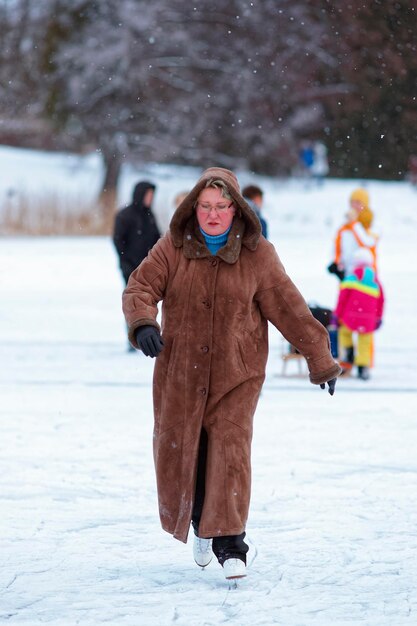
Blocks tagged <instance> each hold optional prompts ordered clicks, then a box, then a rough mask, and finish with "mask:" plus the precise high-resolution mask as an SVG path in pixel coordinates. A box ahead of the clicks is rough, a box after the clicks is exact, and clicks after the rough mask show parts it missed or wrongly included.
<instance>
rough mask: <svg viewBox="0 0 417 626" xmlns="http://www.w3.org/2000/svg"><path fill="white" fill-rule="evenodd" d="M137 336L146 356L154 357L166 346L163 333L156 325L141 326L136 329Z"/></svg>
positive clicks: (137, 341)
mask: <svg viewBox="0 0 417 626" xmlns="http://www.w3.org/2000/svg"><path fill="white" fill-rule="evenodd" d="M135 338H136V343H137V344H138V346H139V348H140V349H141V350H142V352H143V354H144V355H145V356H150V357H152V358H154V357H155V356H158V354H159V353H160V352H161V350H162V348H163V347H164V342H163V339H162V337H161V334H160V332H159V330H158V329H157V328H155V326H139V328H137V329H136V330H135Z"/></svg>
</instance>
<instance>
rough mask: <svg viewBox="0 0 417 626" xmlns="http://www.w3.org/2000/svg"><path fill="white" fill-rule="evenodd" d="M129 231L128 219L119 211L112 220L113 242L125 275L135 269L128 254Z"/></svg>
mask: <svg viewBox="0 0 417 626" xmlns="http://www.w3.org/2000/svg"><path fill="white" fill-rule="evenodd" d="M130 231H131V228H130V225H129V223H128V220H126V218H125V217H124V216H123V215H122V213H121V212H120V213H118V214H117V215H116V219H115V220H114V230H113V244H114V247H115V248H116V251H117V254H118V256H119V262H120V267H121V269H122V272H123V274H124V275H125V276H126V277H127V276H128V275H129V274H130V273H131V272H133V270H134V269H135V265H134V264H133V263H132V262H131V260H130V259H129V255H128V250H129V233H130Z"/></svg>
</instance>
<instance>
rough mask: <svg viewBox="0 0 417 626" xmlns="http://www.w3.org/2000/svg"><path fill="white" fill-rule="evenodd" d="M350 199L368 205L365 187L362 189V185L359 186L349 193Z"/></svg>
mask: <svg viewBox="0 0 417 626" xmlns="http://www.w3.org/2000/svg"><path fill="white" fill-rule="evenodd" d="M350 200H351V201H352V200H357V201H358V202H360V203H361V204H362V205H363V206H364V207H369V194H368V192H367V191H366V189H363V188H362V187H359V188H358V189H355V190H354V191H352V193H351V194H350Z"/></svg>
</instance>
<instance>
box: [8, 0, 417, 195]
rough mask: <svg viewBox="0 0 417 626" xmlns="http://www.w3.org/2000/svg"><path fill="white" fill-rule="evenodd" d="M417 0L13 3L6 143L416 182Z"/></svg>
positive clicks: (109, 180) (106, 187) (111, 161)
mask: <svg viewBox="0 0 417 626" xmlns="http://www.w3.org/2000/svg"><path fill="white" fill-rule="evenodd" d="M416 13H417V9H416V7H415V0H398V1H395V2H394V1H391V0H370V1H369V2H363V0H333V1H329V0H310V1H306V0H252V1H249V0H228V2H220V0H194V2H184V0H152V2H150V1H149V0H118V2H113V0H100V1H96V2H95V1H91V0H72V1H71V2H68V1H67V0H39V2H36V3H34V2H31V1H30V0H0V61H1V64H0V141H1V142H2V143H9V144H12V145H22V146H33V147H42V148H46V149H68V150H75V151H86V150H91V149H98V150H100V151H101V153H102V155H103V159H104V163H105V165H106V177H105V181H104V184H103V198H104V199H105V200H107V202H108V203H109V204H112V202H113V200H114V191H115V186H116V183H117V178H118V175H119V171H120V168H121V165H122V163H123V162H124V161H126V160H128V161H135V160H136V161H137V160H141V161H156V162H170V163H187V164H196V165H200V166H202V167H204V166H206V165H209V164H213V163H216V164H218V165H224V166H226V167H227V166H229V167H245V168H248V169H250V170H253V171H254V172H257V173H265V174H273V175H286V174H289V173H291V172H292V171H294V167H295V166H296V164H297V161H298V152H299V146H300V142H301V141H302V140H306V139H311V140H313V139H314V140H320V141H323V142H324V143H325V144H326V146H327V148H328V151H329V160H330V174H331V175H333V176H349V177H373V178H389V179H392V178H403V177H404V173H405V170H406V167H407V160H408V157H409V154H410V153H413V152H416V149H417V148H416V129H417V108H416V85H417V54H416Z"/></svg>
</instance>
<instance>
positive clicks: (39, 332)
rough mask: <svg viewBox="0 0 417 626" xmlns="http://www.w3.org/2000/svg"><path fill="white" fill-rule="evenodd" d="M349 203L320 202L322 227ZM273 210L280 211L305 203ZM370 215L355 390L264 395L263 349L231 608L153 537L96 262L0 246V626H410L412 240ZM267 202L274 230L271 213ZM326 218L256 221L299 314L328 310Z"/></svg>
mask: <svg viewBox="0 0 417 626" xmlns="http://www.w3.org/2000/svg"><path fill="white" fill-rule="evenodd" d="M393 185H394V184H393ZM351 188H352V184H350V187H349V186H348V185H347V183H345V186H344V187H343V186H342V185H340V184H337V185H336V184H335V185H334V186H330V187H329V188H328V189H329V191H328V194H329V195H330V196H332V197H333V198H336V197H339V198H340V202H339V207H340V206H341V205H342V203H343V202H345V201H346V197H347V194H348V191H349V189H351ZM375 189H376V188H375ZM385 189H387V191H388V195H389V193H390V192H391V191H392V195H394V191H393V189H394V188H393V187H390V186H388V187H386V188H385ZM314 193H318V192H313V197H314ZM320 193H322V194H325V190H322V191H321V192H320ZM271 194H272V191H271ZM286 194H287V195H286V196H285V198H289V199H290V200H291V202H292V201H293V200H294V198H296V199H298V201H299V206H300V207H301V204H302V203H301V198H302V197H303V198H304V197H305V198H308V197H309V196H308V191H306V190H303V189H300V190H298V192H297V193H296V192H295V191H294V192H292V191H291V189H289V190H287V191H286ZM291 194H292V195H291ZM384 194H385V195H384ZM408 194H409V190H408V189H407V194H405V195H404V198H405V197H406V198H408V197H409V195H408ZM383 195H384V198H385V197H386V193H385V191H381V195H380V196H378V195H377V192H376V191H375V193H374V196H375V204H377V200H378V201H379V202H380V204H381V207H382V208H381V216H382V218H381V227H382V228H381V229H382V230H385V233H384V240H383V245H382V244H381V268H382V269H381V280H382V282H383V284H384V287H385V290H386V295H387V312H386V316H385V318H384V325H383V327H382V329H381V331H380V333H379V334H378V335H377V337H376V344H377V347H376V367H375V370H374V371H373V377H372V380H371V381H369V382H368V383H365V382H363V381H358V380H356V379H354V378H351V379H348V380H340V381H339V382H338V384H337V387H336V394H335V396H334V397H333V398H331V397H330V396H329V395H328V394H327V393H325V392H323V391H321V390H320V389H319V388H318V387H314V386H313V385H311V384H309V382H308V380H307V379H306V378H304V377H298V376H296V375H295V374H296V373H297V370H296V368H295V366H294V367H293V365H294V364H290V365H289V366H288V373H289V374H290V375H289V376H288V377H282V376H280V373H281V367H282V366H281V350H282V340H281V338H280V336H279V335H278V333H277V332H276V331H274V329H272V330H271V352H270V359H269V363H268V372H267V379H266V383H265V386H264V390H263V392H262V396H261V399H260V402H259V406H258V410H257V414H256V417H255V430H254V442H253V489H252V503H251V513H250V519H249V522H248V528H247V532H248V538H249V541H250V544H251V545H250V552H249V569H248V577H247V579H246V580H244V581H243V582H241V583H239V586H238V588H237V589H234V590H229V589H228V586H227V584H226V582H225V581H224V579H223V573H222V570H221V568H220V566H219V565H218V564H217V563H216V562H214V561H213V562H212V563H211V564H210V566H209V567H208V568H207V569H206V571H200V570H199V569H198V568H197V566H196V565H195V564H194V561H193V558H192V545H191V542H189V543H188V544H187V545H184V544H181V543H179V542H177V541H175V540H174V539H172V537H171V536H170V535H167V534H166V533H164V532H163V531H162V530H161V529H160V525H159V519H158V515H157V504H156V493H155V479H154V471H153V461H152V451H151V445H152V406H151V404H152V403H151V379H152V366H153V363H152V361H151V360H150V359H146V357H144V356H143V355H141V354H139V353H128V352H127V351H126V342H125V333H124V323H123V319H122V316H121V311H120V294H121V290H122V283H121V280H120V277H119V273H118V270H117V263H116V259H115V256H114V253H113V250H112V246H111V242H110V241H109V240H107V239H105V238H97V239H87V238H79V239H76V238H74V239H66V238H54V239H46V238H45V239H42V238H40V239H26V238H20V239H12V238H10V239H5V238H2V239H1V240H0V241H1V245H0V284H1V301H0V321H1V323H0V363H1V370H0V371H1V373H0V393H1V403H0V441H1V450H2V451H1V456H0V513H1V514H0V553H1V559H0V624H15V623H16V624H17V623H21V624H27V625H28V626H32V625H35V624H43V623H49V624H54V625H61V624H62V625H64V624H65V625H69V626H72V625H74V624H83V625H85V626H88V625H96V624H102V623H108V624H112V625H115V626H124V625H129V626H137V625H138V624H141V625H142V624H143V625H144V626H148V625H149V626H153V625H161V626H168V625H171V624H172V625H175V626H197V625H201V626H214V625H218V624H228V625H236V626H237V625H239V626H253V625H254V624H256V625H259V626H261V625H262V626H271V624H280V625H282V626H304V625H306V626H310V625H317V626H342V625H354V624H368V625H372V626H385V625H389V626H400V625H403V624H407V625H414V624H416V623H417V591H416V581H417V525H416V520H417V454H416V442H417V412H416V400H417V365H416V351H417V337H416V332H415V320H416V315H417V298H416V282H417V280H416V279H417V252H416V248H417V246H416V236H415V235H416V227H415V221H414V216H411V217H410V207H409V206H408V205H407V206H406V208H405V209H404V211H403V212H401V211H400V210H398V212H397V218H396V221H395V224H394V220H393V218H392V216H391V215H389V211H388V207H386V208H384V207H385V205H384V204H383V203H384V199H383ZM400 197H401V196H400ZM271 198H272V199H273V200H274V201H276V203H277V215H280V216H281V218H282V216H283V215H286V212H287V213H288V212H289V211H290V209H291V202H290V200H288V202H287V204H285V202H284V197H280V196H279V195H278V194H277V195H276V196H271ZM407 202H408V200H407ZM407 202H405V204H407ZM271 204H272V203H271ZM415 208H416V207H415ZM307 210H309V209H307V208H303V207H301V208H300V212H301V213H302V212H303V211H304V214H306V212H307ZM329 211H330V208H328V210H327V213H326V212H321V209H320V208H318V210H317V214H314V213H312V218H311V220H310V222H308V221H307V222H305V220H304V221H302V222H301V221H300V223H298V221H297V220H295V221H294V220H293V221H291V220H288V219H284V218H282V219H281V218H280V219H278V217H277V218H276V219H274V216H273V214H272V210H270V212H269V214H268V217H269V220H270V227H271V233H272V238H273V241H274V243H275V244H276V246H277V249H278V252H279V254H280V255H281V257H282V259H283V261H284V263H285V265H286V267H287V269H288V272H289V273H290V275H291V276H292V277H293V279H294V280H295V282H296V284H297V285H298V286H299V287H300V289H301V291H302V292H303V294H304V295H305V297H306V299H308V300H313V299H316V300H318V301H319V303H321V304H324V305H330V306H333V304H334V302H335V298H336V287H337V284H336V280H335V279H334V277H332V276H329V275H327V274H326V273H325V269H324V268H325V265H326V262H327V261H328V256H329V250H330V241H331V235H332V234H333V230H334V226H335V224H336V217H334V218H332V219H333V221H331V220H330V221H329V217H328V212H329ZM416 212H417V208H416ZM288 214H289V213H288ZM338 215H339V217H340V216H341V215H342V209H341V208H340V209H338ZM384 216H385V218H384ZM297 219H298V218H297Z"/></svg>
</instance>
